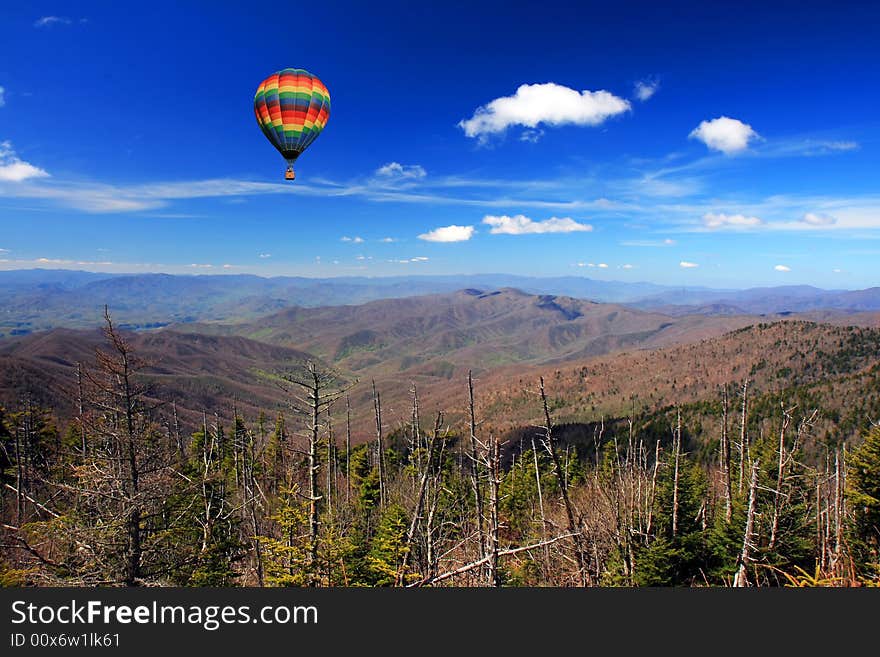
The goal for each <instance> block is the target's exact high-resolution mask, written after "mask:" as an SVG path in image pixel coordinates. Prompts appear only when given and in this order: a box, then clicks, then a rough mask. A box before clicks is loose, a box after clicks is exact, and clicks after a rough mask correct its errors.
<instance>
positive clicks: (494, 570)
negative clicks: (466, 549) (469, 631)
mask: <svg viewBox="0 0 880 657" xmlns="http://www.w3.org/2000/svg"><path fill="white" fill-rule="evenodd" d="M486 465H487V469H488V471H489V532H488V536H487V539H488V545H487V550H486V552H487V554H486V556H487V557H488V561H487V566H488V567H487V572H486V579H487V581H488V583H489V586H501V577H500V574H499V572H498V559H499V555H500V547H499V542H498V539H499V527H500V524H499V520H498V503H499V499H500V490H501V450H500V447H499V444H498V438H496V437H495V436H494V435H490V436H489V449H488V450H487V453H486Z"/></svg>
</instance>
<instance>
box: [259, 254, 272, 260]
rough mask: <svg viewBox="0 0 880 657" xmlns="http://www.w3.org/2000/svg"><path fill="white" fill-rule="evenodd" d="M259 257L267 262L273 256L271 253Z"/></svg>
mask: <svg viewBox="0 0 880 657" xmlns="http://www.w3.org/2000/svg"><path fill="white" fill-rule="evenodd" d="M258 257H259V258H262V259H263V260H265V259H266V258H271V257H272V254H271V253H261V254H260V255H259V256H258Z"/></svg>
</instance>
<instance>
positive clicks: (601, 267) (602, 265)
mask: <svg viewBox="0 0 880 657" xmlns="http://www.w3.org/2000/svg"><path fill="white" fill-rule="evenodd" d="M596 266H597V267H598V268H599V269H608V265H607V264H606V263H604V262H600V263H599V264H598V265H596Z"/></svg>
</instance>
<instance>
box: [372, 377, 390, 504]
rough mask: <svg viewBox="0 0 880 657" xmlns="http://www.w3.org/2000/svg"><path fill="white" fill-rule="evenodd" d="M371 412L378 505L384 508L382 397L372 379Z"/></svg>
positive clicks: (385, 497)
mask: <svg viewBox="0 0 880 657" xmlns="http://www.w3.org/2000/svg"><path fill="white" fill-rule="evenodd" d="M372 383H373V412H374V414H375V418H376V467H377V468H378V470H379V506H380V507H382V508H385V504H386V502H387V498H388V488H387V486H388V482H387V481H386V478H385V446H384V444H383V440H382V398H381V397H380V396H379V391H378V390H376V380H375V379H373V382H372Z"/></svg>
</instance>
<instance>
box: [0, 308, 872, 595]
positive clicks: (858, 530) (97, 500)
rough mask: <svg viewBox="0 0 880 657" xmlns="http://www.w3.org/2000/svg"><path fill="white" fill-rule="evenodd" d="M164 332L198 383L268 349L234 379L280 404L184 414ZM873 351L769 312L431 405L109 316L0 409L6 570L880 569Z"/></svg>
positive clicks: (300, 361)
mask: <svg viewBox="0 0 880 657" xmlns="http://www.w3.org/2000/svg"><path fill="white" fill-rule="evenodd" d="M65 337H70V336H65V335H64V334H57V333H56V334H47V335H46V336H45V338H44V339H47V340H59V339H64V338H65ZM230 340H232V341H237V342H227V341H230ZM32 346H34V345H32ZM96 346H97V351H96V352H95V351H94V348H95V347H96ZM159 347H161V350H162V351H163V352H166V353H167V352H169V351H170V352H172V353H173V354H174V358H173V359H171V360H170V361H169V362H170V363H176V364H177V367H180V368H188V367H194V366H196V365H194V363H200V362H201V363H202V364H201V365H198V366H199V367H203V368H205V370H206V376H208V375H209V373H210V376H215V375H218V376H219V374H220V372H216V371H215V372H210V370H212V369H213V370H216V369H217V368H216V367H214V368H212V367H211V361H210V360H209V359H208V360H205V361H204V362H202V359H203V358H205V354H210V353H214V352H218V351H220V352H222V351H225V350H229V351H232V352H234V353H235V354H236V357H237V358H240V359H243V361H242V362H243V364H242V365H241V367H242V368H243V369H244V370H250V371H252V372H254V371H256V369H259V368H261V367H267V368H268V367H269V364H270V363H274V365H275V367H274V368H272V369H266V370H265V371H264V372H263V373H260V374H253V375H252V376H253V377H254V378H253V379H248V380H242V381H241V385H242V386H243V387H245V386H248V385H249V386H253V390H256V389H257V388H259V387H260V386H265V385H267V384H268V383H269V382H271V385H272V386H273V387H274V388H275V390H277V391H278V394H279V395H280V396H281V397H282V398H283V399H284V401H285V404H284V405H283V407H281V408H278V407H275V408H273V409H272V410H271V411H269V410H268V409H263V410H261V409H260V408H259V405H258V404H257V405H254V404H252V403H248V404H247V405H245V404H243V403H242V402H241V399H240V398H239V397H238V396H237V395H233V396H231V397H228V398H225V399H222V403H221V402H218V401H217V400H216V399H214V400H213V403H214V404H216V405H217V407H219V408H223V409H224V412H223V413H221V412H219V411H217V412H215V413H209V412H207V408H205V412H204V413H202V414H199V415H200V416H197V417H196V418H195V420H193V418H192V415H193V413H192V409H191V408H190V409H189V411H188V412H189V417H187V418H183V417H182V416H181V413H179V412H178V404H177V399H176V398H177V397H178V396H179V395H181V394H182V393H183V392H184V391H183V390H182V389H181V388H179V387H178V388H173V387H164V388H162V387H159V386H156V385H155V382H156V381H157V380H160V379H161V377H162V376H169V375H171V374H173V373H174V372H173V368H172V367H171V365H169V364H168V362H166V365H164V366H163V367H166V368H168V372H166V373H163V372H161V371H159V372H157V370H156V366H155V364H149V363H147V362H146V361H145V360H144V359H143V358H142V356H141V353H150V350H151V349H157V348H159ZM34 348H35V349H36V346H34ZM877 348H878V336H877V333H876V332H875V331H873V330H870V329H859V328H845V327H844V328H842V327H831V326H820V325H815V324H809V323H792V322H786V323H784V324H772V325H759V326H752V327H749V328H744V329H742V330H740V331H735V332H733V333H730V334H727V335H724V336H722V337H720V338H714V339H712V340H705V341H703V342H697V343H695V344H690V345H681V346H674V347H671V348H667V349H661V350H658V351H644V352H643V351H636V352H632V353H627V354H618V355H616V356H615V357H613V358H611V357H601V358H599V359H594V360H591V361H589V362H588V364H587V363H585V364H582V365H578V364H576V363H575V364H568V365H566V367H565V368H556V369H553V366H548V365H542V366H535V367H534V368H533V369H523V370H522V375H521V377H520V378H519V379H514V378H511V377H510V375H509V373H508V374H504V373H503V372H499V373H497V374H491V373H489V374H486V375H485V376H481V377H480V378H477V379H476V380H475V379H474V378H473V377H471V376H470V375H469V374H468V373H467V372H465V373H464V374H463V375H460V376H459V375H456V376H454V377H452V378H450V379H449V380H448V382H447V385H448V386H449V389H451V388H452V387H453V386H454V387H456V388H457V389H458V391H459V392H458V395H459V398H460V399H461V400H462V401H463V404H462V406H460V407H455V408H453V406H455V404H454V403H453V402H452V401H451V398H450V400H449V401H450V406H449V407H448V408H444V404H443V401H444V398H442V397H434V398H432V399H431V401H430V402H427V401H426V400H425V398H424V397H423V396H422V394H421V392H420V389H419V386H418V385H413V386H411V387H408V388H407V390H406V391H405V393H404V394H405V396H406V397H407V398H408V403H407V408H406V409H403V408H401V407H400V405H399V404H398V405H397V406H396V408H395V409H389V407H388V404H387V401H386V399H387V397H386V394H387V392H388V391H387V389H386V388H385V387H384V386H383V385H381V384H380V385H376V384H371V383H370V382H366V381H361V382H355V379H354V378H353V377H352V376H350V375H346V374H344V373H343V372H338V371H335V370H334V369H332V367H331V365H329V364H328V363H326V362H322V361H320V360H318V359H317V358H314V357H311V356H309V354H308V353H305V352H297V351H293V350H286V349H285V348H284V347H273V346H269V345H264V344H262V343H258V342H253V341H249V340H246V339H243V338H240V337H210V338H207V337H205V336H191V335H190V336H186V335H178V334H175V333H173V332H161V333H156V334H144V335H132V334H128V333H125V332H122V331H119V330H118V329H117V328H116V327H115V326H114V325H113V323H112V321H111V320H110V318H109V316H108V318H107V322H106V326H105V330H104V335H103V336H102V338H101V341H100V343H97V342H95V341H94V340H93V342H91V343H86V344H85V345H81V346H79V347H74V346H73V345H70V346H68V347H65V352H66V353H67V354H68V357H69V358H70V359H71V362H68V363H67V364H66V365H65V368H66V369H65V370H64V373H65V375H66V376H67V379H66V382H65V384H64V385H63V386H59V387H58V388H57V389H54V390H53V394H52V395H51V398H47V399H37V398H35V397H34V396H32V395H29V394H26V393H23V394H21V395H19V397H18V398H17V399H14V400H12V401H10V402H8V403H7V404H6V407H5V410H4V411H3V412H2V414H0V447H2V450H0V468H2V470H0V471H2V495H0V504H2V506H0V519H2V523H3V525H2V534H0V541H2V562H0V568H2V575H0V576H2V581H3V582H4V583H6V584H32V585H62V584H69V585H78V586H95V585H151V586H158V585H186V586H197V585H253V586H299V585H303V586H442V585H460V586H487V585H488V586H501V585H503V586H516V585H551V586H609V585H637V586H648V585H682V586H706V585H710V586H777V585H791V584H793V585H819V584H822V585H867V584H876V583H877V582H878V577H880V570H878V568H880V566H878V564H880V543H878V536H880V533H878V532H880V491H878V482H880V429H878V428H877V427H876V426H872V424H871V420H872V419H873V420H877V419H878V416H880V408H878V397H877V391H878V389H880V388H878V383H880V382H878V352H877ZM34 353H36V352H34ZM16 358H18V359H19V361H17V362H27V358H26V357H25V355H24V354H23V353H22V352H19V354H18V355H17V356H16ZM40 362H41V361H39V360H36V361H32V366H33V367H34V368H35V369H34V370H33V371H32V373H26V374H25V376H31V375H32V374H34V375H35V374H36V372H37V371H38V370H39V368H40V365H39V363H40ZM33 363H37V364H36V365H34V364H33ZM548 367H550V370H551V371H546V372H545V371H544V370H545V369H546V368H548ZM226 374H227V375H229V376H235V377H237V376H240V374H239V373H234V372H227V373H226ZM493 376H497V377H499V378H498V379H497V380H495V379H493ZM669 379H671V380H669ZM500 383H503V385H500ZM194 385H195V383H194ZM259 389H263V388H259ZM517 390H518V391H519V392H517ZM355 391H360V396H359V397H357V398H355ZM523 391H527V392H523ZM202 394H204V392H203V393H202ZM516 395H519V396H516ZM399 397H400V391H398V398H399ZM364 398H366V399H367V401H368V408H367V409H366V410H364V409H363V408H357V405H358V404H361V401H359V400H362V399H364ZM62 400H63V401H62ZM56 405H57V407H58V408H60V407H61V406H62V405H66V407H67V409H68V410H67V411H66V415H65V414H63V413H59V412H58V408H56ZM404 411H405V412H404ZM363 418H366V419H363ZM358 437H360V438H358Z"/></svg>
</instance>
